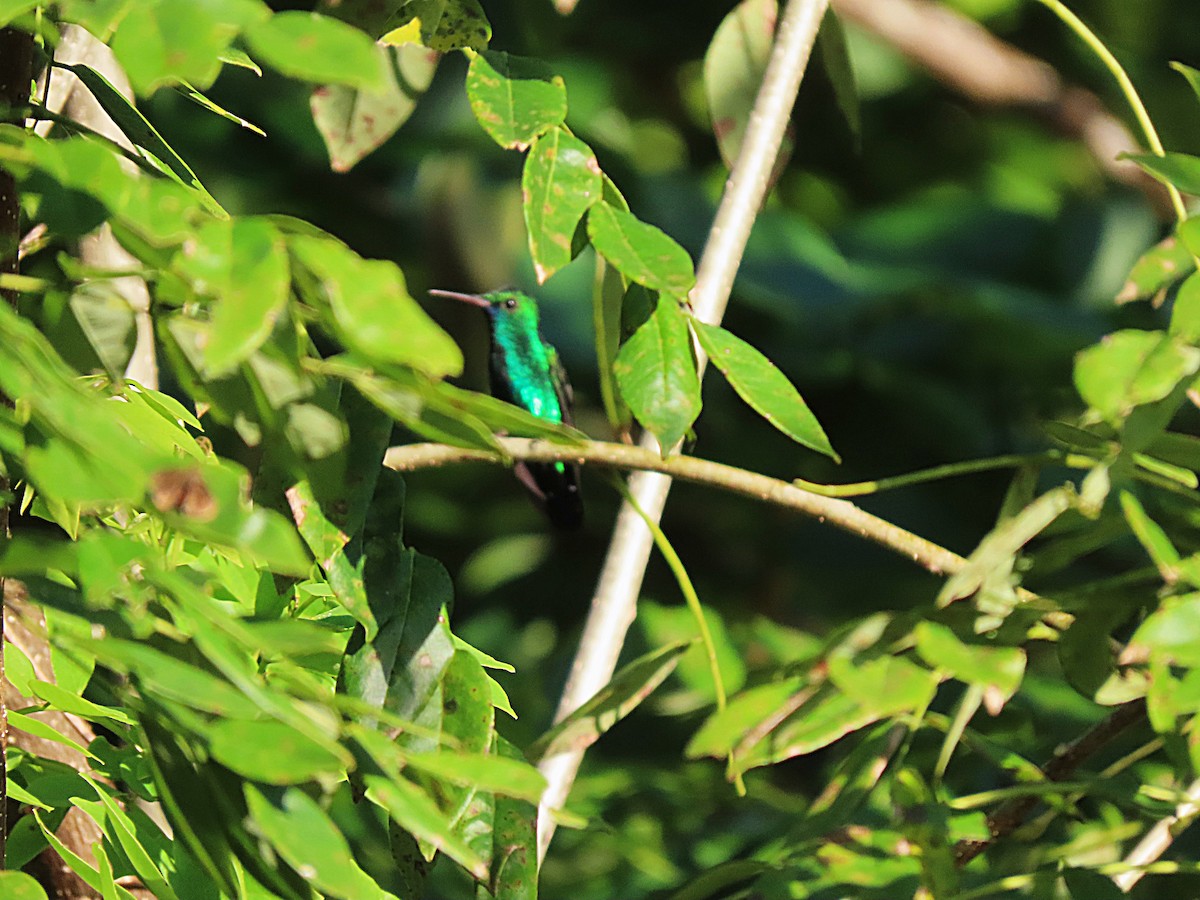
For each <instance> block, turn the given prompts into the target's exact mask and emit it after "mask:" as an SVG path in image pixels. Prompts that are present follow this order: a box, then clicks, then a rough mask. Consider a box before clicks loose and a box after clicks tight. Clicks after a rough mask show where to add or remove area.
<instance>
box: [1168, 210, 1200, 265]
mask: <svg viewBox="0 0 1200 900" xmlns="http://www.w3.org/2000/svg"><path fill="white" fill-rule="evenodd" d="M1175 236H1176V237H1177V238H1178V243H1182V244H1183V246H1182V247H1181V248H1179V249H1180V251H1181V252H1183V253H1184V254H1186V258H1185V261H1184V262H1183V264H1182V265H1181V266H1180V269H1181V270H1182V272H1183V273H1184V274H1186V273H1187V272H1191V271H1192V270H1194V269H1195V267H1196V258H1197V257H1200V216H1192V217H1191V218H1189V219H1186V220H1185V221H1183V222H1180V223H1179V226H1178V227H1177V228H1176V229H1175ZM1167 240H1172V239H1171V238H1168V239H1167Z"/></svg>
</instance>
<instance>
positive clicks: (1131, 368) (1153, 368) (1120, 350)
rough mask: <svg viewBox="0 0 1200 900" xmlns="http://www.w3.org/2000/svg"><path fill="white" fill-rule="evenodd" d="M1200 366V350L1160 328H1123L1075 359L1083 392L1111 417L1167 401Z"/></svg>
mask: <svg viewBox="0 0 1200 900" xmlns="http://www.w3.org/2000/svg"><path fill="white" fill-rule="evenodd" d="M1197 370H1200V349H1197V348H1195V347H1190V346H1188V345H1186V344H1185V343H1183V342H1182V341H1180V340H1179V339H1177V338H1174V337H1172V336H1170V335H1164V334H1163V333H1162V332H1159V331H1134V330H1127V331H1118V332H1115V333H1113V334H1110V335H1108V336H1107V337H1106V338H1104V340H1103V341H1101V342H1100V343H1099V344H1096V345H1094V346H1092V347H1089V348H1087V349H1086V350H1084V351H1082V352H1081V353H1080V354H1079V355H1078V356H1077V357H1076V358H1075V386H1076V387H1077V388H1078V389H1079V394H1080V396H1082V397H1083V399H1084V400H1085V401H1087V403H1088V405H1090V406H1091V407H1092V408H1093V409H1095V410H1096V411H1097V412H1099V413H1100V414H1101V415H1102V416H1103V417H1104V418H1105V419H1107V420H1108V421H1110V422H1114V421H1117V420H1119V419H1121V418H1122V417H1124V416H1126V415H1128V414H1129V412H1130V411H1131V410H1132V409H1133V408H1134V407H1136V406H1141V405H1144V404H1147V403H1153V402H1155V401H1156V400H1162V399H1163V398H1164V397H1166V396H1167V395H1168V394H1170V393H1171V392H1172V391H1173V390H1174V389H1175V388H1176V386H1177V385H1178V384H1179V383H1180V381H1182V380H1183V379H1184V378H1188V377H1190V376H1192V375H1194V374H1196V372H1197Z"/></svg>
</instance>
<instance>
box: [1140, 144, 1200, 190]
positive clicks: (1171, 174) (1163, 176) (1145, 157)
mask: <svg viewBox="0 0 1200 900" xmlns="http://www.w3.org/2000/svg"><path fill="white" fill-rule="evenodd" d="M1121 158H1122V159H1131V160H1133V161H1134V162H1135V163H1137V164H1138V165H1139V166H1141V167H1142V168H1143V169H1145V170H1146V171H1147V172H1149V173H1150V174H1151V175H1153V176H1154V177H1155V178H1157V179H1158V180H1159V181H1162V182H1164V183H1166V184H1173V185H1175V187H1177V188H1179V190H1181V191H1183V193H1185V194H1200V156H1192V155H1190V154H1187V153H1165V154H1163V155H1162V156H1157V155H1155V154H1153V153H1123V154H1121Z"/></svg>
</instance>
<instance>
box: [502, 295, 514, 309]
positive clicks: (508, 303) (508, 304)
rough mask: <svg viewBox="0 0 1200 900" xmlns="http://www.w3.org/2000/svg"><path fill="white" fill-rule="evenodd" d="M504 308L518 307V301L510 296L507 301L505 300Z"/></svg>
mask: <svg viewBox="0 0 1200 900" xmlns="http://www.w3.org/2000/svg"><path fill="white" fill-rule="evenodd" d="M504 308H505V309H516V308H517V301H516V300H513V299H512V298H511V297H510V298H509V299H507V300H505V301H504Z"/></svg>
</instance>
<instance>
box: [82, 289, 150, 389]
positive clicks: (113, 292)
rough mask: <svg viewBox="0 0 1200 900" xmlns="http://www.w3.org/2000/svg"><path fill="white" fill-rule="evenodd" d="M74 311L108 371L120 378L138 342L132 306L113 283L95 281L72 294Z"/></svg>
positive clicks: (114, 376)
mask: <svg viewBox="0 0 1200 900" xmlns="http://www.w3.org/2000/svg"><path fill="white" fill-rule="evenodd" d="M70 307H71V313H72V314H73V315H74V316H75V321H77V322H78V323H79V328H80V330H82V331H83V333H84V335H85V336H86V337H87V340H88V343H89V344H90V345H91V347H92V349H93V350H94V351H96V356H97V357H98V358H99V360H100V362H101V363H103V365H104V369H105V371H107V372H108V374H109V375H110V376H111V377H113V378H114V379H116V378H119V377H120V376H121V375H122V374H123V373H124V371H125V366H126V365H128V363H129V358H130V357H131V356H132V355H133V348H134V346H135V344H136V341H137V321H136V319H135V317H134V314H133V310H132V309H131V308H130V306H129V302H128V301H127V300H126V299H125V297H124V296H122V295H121V293H120V292H118V291H117V289H116V288H115V287H114V286H113V285H112V284H111V283H109V282H104V281H92V282H87V283H85V284H81V285H80V286H79V287H78V288H77V289H76V290H75V292H74V293H72V294H71V299H70Z"/></svg>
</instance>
